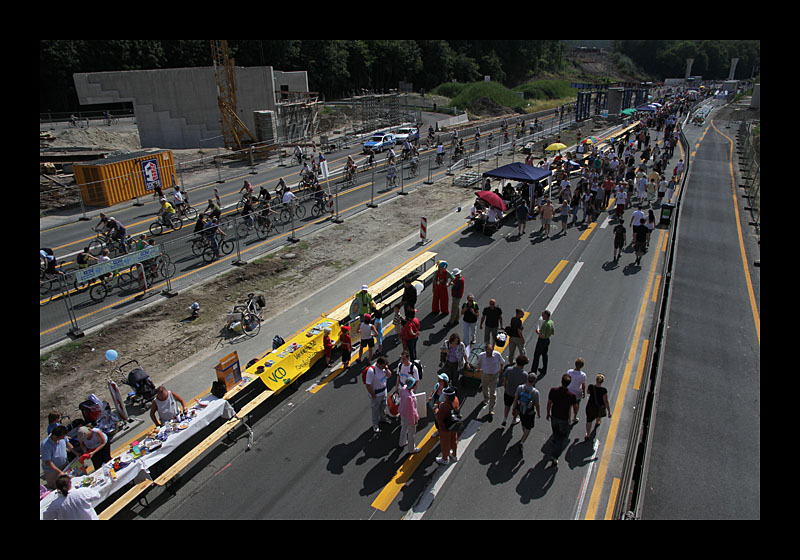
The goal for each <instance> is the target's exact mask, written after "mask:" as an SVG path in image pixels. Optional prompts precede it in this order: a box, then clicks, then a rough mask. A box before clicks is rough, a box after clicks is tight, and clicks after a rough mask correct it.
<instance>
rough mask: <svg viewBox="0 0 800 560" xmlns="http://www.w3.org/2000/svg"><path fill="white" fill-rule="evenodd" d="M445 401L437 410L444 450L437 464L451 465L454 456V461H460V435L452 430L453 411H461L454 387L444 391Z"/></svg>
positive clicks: (437, 423)
mask: <svg viewBox="0 0 800 560" xmlns="http://www.w3.org/2000/svg"><path fill="white" fill-rule="evenodd" d="M442 396H443V399H442V400H440V401H439V406H438V407H437V409H436V425H437V426H438V427H439V444H440V445H441V448H442V456H441V457H437V458H436V462H437V463H439V464H440V465H449V464H450V456H451V454H452V457H453V461H458V455H457V450H458V434H457V432H456V431H455V430H452V429H450V428H451V425H450V421H449V418H450V413H451V412H452V411H453V410H458V409H459V402H458V397H456V391H455V389H453V388H452V387H448V388H446V389H445V390H444V391H442Z"/></svg>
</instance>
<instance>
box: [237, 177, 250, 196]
mask: <svg viewBox="0 0 800 560" xmlns="http://www.w3.org/2000/svg"><path fill="white" fill-rule="evenodd" d="M239 192H240V193H242V192H243V193H245V194H253V185H251V184H250V181H248V180H247V179H245V181H244V185H242V188H241V189H239Z"/></svg>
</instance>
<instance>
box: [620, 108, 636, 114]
mask: <svg viewBox="0 0 800 560" xmlns="http://www.w3.org/2000/svg"><path fill="white" fill-rule="evenodd" d="M635 112H636V109H623V110H622V111H620V113H622V114H623V115H632V114H634V113H635Z"/></svg>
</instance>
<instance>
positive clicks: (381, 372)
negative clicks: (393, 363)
mask: <svg viewBox="0 0 800 560" xmlns="http://www.w3.org/2000/svg"><path fill="white" fill-rule="evenodd" d="M391 375H392V371H391V370H390V369H389V363H388V362H387V360H386V358H384V357H383V356H381V357H379V358H378V359H377V360H376V362H375V365H374V366H369V368H368V369H367V375H366V377H365V378H364V385H366V387H367V393H369V398H370V410H371V413H372V431H373V432H375V433H376V434H377V433H380V431H381V429H380V426H379V422H387V421H388V419H387V418H386V382H387V379H388V378H389V377H390V376H391Z"/></svg>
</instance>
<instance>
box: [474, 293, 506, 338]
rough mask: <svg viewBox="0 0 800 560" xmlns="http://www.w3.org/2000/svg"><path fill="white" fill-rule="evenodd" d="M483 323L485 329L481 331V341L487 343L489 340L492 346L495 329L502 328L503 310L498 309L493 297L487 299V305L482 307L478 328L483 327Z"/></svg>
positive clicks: (495, 334) (495, 335)
mask: <svg viewBox="0 0 800 560" xmlns="http://www.w3.org/2000/svg"><path fill="white" fill-rule="evenodd" d="M484 323H486V331H484V333H483V342H484V344H489V341H490V340H491V341H492V346H494V341H495V339H496V338H497V330H498V328H500V329H502V328H503V310H502V309H500V307H499V306H498V305H497V302H496V301H495V300H494V298H492V299H490V300H489V306H488V307H484V308H483V313H482V314H481V324H480V325H479V326H478V328H479V329H483V325H484Z"/></svg>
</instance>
